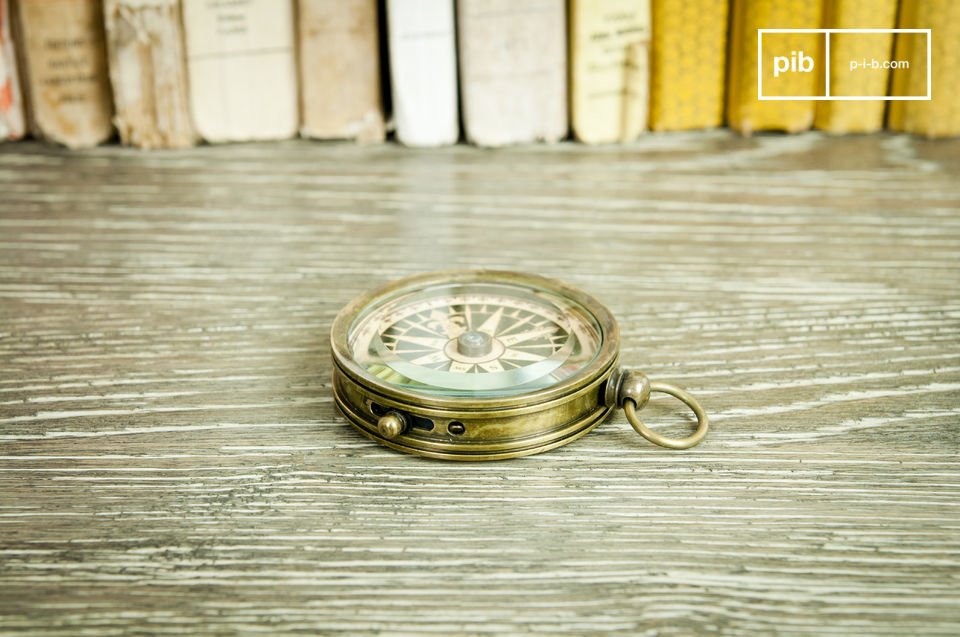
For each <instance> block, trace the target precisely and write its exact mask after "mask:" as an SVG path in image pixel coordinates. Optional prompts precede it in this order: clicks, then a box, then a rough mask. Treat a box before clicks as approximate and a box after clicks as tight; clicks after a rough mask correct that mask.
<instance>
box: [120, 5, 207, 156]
mask: <svg viewBox="0 0 960 637" xmlns="http://www.w3.org/2000/svg"><path fill="white" fill-rule="evenodd" d="M104 20H105V24H106V34H107V57H108V60H109V67H110V80H111V85H112V87H113V102H114V107H115V109H116V115H115V117H114V123H115V124H116V127H117V131H118V132H119V134H120V141H121V142H123V143H124V144H129V145H132V146H138V147H140V148H184V147H187V146H192V145H193V144H194V143H195V142H196V140H197V135H196V132H195V131H194V128H193V122H192V120H191V118H190V94H189V88H188V83H187V67H186V59H185V56H184V55H185V54H184V48H183V33H182V28H181V17H180V4H179V2H178V0H105V2H104Z"/></svg>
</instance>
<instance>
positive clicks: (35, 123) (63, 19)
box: [13, 0, 113, 148]
mask: <svg viewBox="0 0 960 637" xmlns="http://www.w3.org/2000/svg"><path fill="white" fill-rule="evenodd" d="M13 4H14V5H15V6H16V8H17V20H18V21H17V27H18V28H17V29H16V35H17V37H18V40H17V54H18V56H20V58H19V60H18V61H19V62H21V63H22V65H23V66H22V68H23V69H24V73H23V77H22V82H23V83H22V87H21V88H22V89H23V92H24V95H25V97H26V100H25V104H26V106H27V122H28V125H29V126H30V129H31V132H32V133H33V135H34V136H35V137H38V138H40V139H45V140H48V141H52V142H56V143H58V144H63V145H64V146H67V147H69V148H86V147H89V146H96V145H97V144H99V143H101V142H104V141H106V140H107V139H109V138H110V137H111V135H113V100H112V99H111V95H110V79H109V78H108V77H107V50H106V46H105V44H104V32H103V6H102V5H101V3H100V0H17V2H14V3H13Z"/></svg>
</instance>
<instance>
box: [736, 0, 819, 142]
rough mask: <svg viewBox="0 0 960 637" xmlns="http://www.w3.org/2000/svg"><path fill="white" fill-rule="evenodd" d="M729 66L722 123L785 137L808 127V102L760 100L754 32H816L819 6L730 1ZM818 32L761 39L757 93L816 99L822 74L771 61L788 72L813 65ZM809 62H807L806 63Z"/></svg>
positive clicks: (803, 1) (801, 1)
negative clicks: (761, 70)
mask: <svg viewBox="0 0 960 637" xmlns="http://www.w3.org/2000/svg"><path fill="white" fill-rule="evenodd" d="M730 11H731V15H730V19H731V22H732V24H731V29H730V67H729V80H728V87H727V120H728V123H729V124H730V127H731V128H733V129H734V130H738V131H740V132H741V133H744V134H750V133H752V132H753V131H760V130H782V131H786V132H790V133H796V132H799V131H803V130H807V129H809V128H810V127H811V126H812V125H813V115H814V104H816V102H814V101H810V100H804V99H800V100H760V99H759V95H758V86H757V54H758V50H757V49H758V47H757V34H758V29H762V28H779V29H819V28H821V19H822V3H821V2H814V1H812V0H733V3H732V4H731V7H730ZM823 40H824V36H823V34H820V33H792V34H782V33H780V34H774V35H773V36H768V37H764V40H763V42H764V45H763V54H764V62H765V63H764V73H763V88H764V95H765V96H781V97H782V96H807V97H809V96H817V95H823V94H824V74H823V73H822V72H818V71H814V70H813V68H811V69H810V72H806V71H803V72H800V71H798V70H791V71H790V72H783V73H781V72H780V71H779V68H778V69H776V73H777V75H774V73H775V69H774V66H775V65H774V64H773V63H772V60H773V59H774V58H775V57H776V58H783V59H784V60H786V61H787V62H788V63H789V64H792V65H793V67H794V68H797V69H799V68H800V67H801V66H802V67H804V68H806V67H808V66H810V65H811V64H813V65H816V64H817V63H818V61H819V60H822V59H823V56H822V55H821V51H822V49H823ZM808 59H809V61H807V60H808Z"/></svg>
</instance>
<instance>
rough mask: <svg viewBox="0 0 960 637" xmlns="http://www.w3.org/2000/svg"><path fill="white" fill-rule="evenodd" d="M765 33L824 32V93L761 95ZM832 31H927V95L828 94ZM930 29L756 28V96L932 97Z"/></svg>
mask: <svg viewBox="0 0 960 637" xmlns="http://www.w3.org/2000/svg"><path fill="white" fill-rule="evenodd" d="M764 33H824V34H826V44H825V46H824V64H825V66H826V69H827V71H826V75H825V76H824V77H825V87H824V88H825V90H824V93H825V95H764V94H763V34H764ZM831 33H925V34H926V35H927V94H926V95H835V96H831V95H830V34H831ZM932 37H933V36H932V29H757V99H758V100H760V101H787V100H797V101H799V100H816V101H826V100H860V101H865V100H870V101H884V102H893V101H918V100H931V99H933V90H932V89H933V87H932V86H931V81H930V80H931V77H932V76H931V68H932V61H933V60H932V57H933V56H932V53H933V49H932V46H931V38H932Z"/></svg>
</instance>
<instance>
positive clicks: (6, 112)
mask: <svg viewBox="0 0 960 637" xmlns="http://www.w3.org/2000/svg"><path fill="white" fill-rule="evenodd" d="M25 133H26V120H25V119H24V112H23V93H21V91H20V78H19V77H18V72H17V58H16V54H15V52H14V46H13V34H12V29H11V16H10V3H9V0H0V142H2V141H4V140H8V139H20V138H21V137H23V136H24V134H25Z"/></svg>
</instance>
